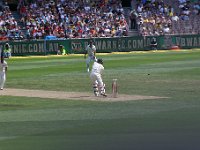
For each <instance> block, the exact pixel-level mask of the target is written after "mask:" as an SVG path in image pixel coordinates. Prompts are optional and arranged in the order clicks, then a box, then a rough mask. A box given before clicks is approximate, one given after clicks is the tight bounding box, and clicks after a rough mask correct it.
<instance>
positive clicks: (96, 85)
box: [90, 58, 107, 97]
mask: <svg viewBox="0 0 200 150" xmlns="http://www.w3.org/2000/svg"><path fill="white" fill-rule="evenodd" d="M103 70H104V66H103V60H102V59H101V58H99V59H97V61H96V62H94V64H93V66H92V71H91V73H90V79H91V81H92V87H93V90H94V95H95V96H99V95H102V96H104V97H107V94H106V91H105V84H104V83H103V80H102V73H103Z"/></svg>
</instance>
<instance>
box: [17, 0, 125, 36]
mask: <svg viewBox="0 0 200 150" xmlns="http://www.w3.org/2000/svg"><path fill="white" fill-rule="evenodd" d="M20 13H21V15H22V19H21V21H22V22H23V24H24V25H25V27H26V29H27V34H26V36H27V37H30V38H33V39H38V38H43V37H45V36H47V35H54V36H56V37H58V38H88V37H115V36H127V34H128V27H127V26H128V25H127V23H126V19H125V17H124V14H123V8H122V5H121V1H120V0H73V1H71V0H57V1H51V0H45V1H43V0H35V1H33V2H31V3H28V4H26V5H21V6H20Z"/></svg>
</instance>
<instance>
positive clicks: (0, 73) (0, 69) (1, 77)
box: [0, 60, 8, 89]
mask: <svg viewBox="0 0 200 150" xmlns="http://www.w3.org/2000/svg"><path fill="white" fill-rule="evenodd" d="M6 67H8V64H7V62H6V61H5V60H4V62H3V63H1V62H0V88H1V89H3V87H4V84H5V82H6Z"/></svg>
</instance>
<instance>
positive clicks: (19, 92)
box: [0, 88, 167, 102]
mask: <svg viewBox="0 0 200 150" xmlns="http://www.w3.org/2000/svg"><path fill="white" fill-rule="evenodd" d="M0 95H7V96H24V97H38V98H52V99H62V100H90V101H111V102H115V101H116V102H117V101H131V100H148V99H163V98H167V97H158V96H143V95H125V94H118V96H117V97H116V98H114V97H113V96H112V94H108V96H107V97H95V96H94V95H93V94H92V93H84V92H63V91H44V90H25V89H11V88H8V89H4V90H1V91H0Z"/></svg>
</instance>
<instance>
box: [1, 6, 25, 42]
mask: <svg viewBox="0 0 200 150" xmlns="http://www.w3.org/2000/svg"><path fill="white" fill-rule="evenodd" d="M20 33H21V32H20V28H19V26H18V25H17V21H16V20H15V18H14V17H13V15H12V13H11V11H10V9H9V6H8V5H7V4H6V3H5V5H0V40H11V39H14V38H18V37H20V36H21V35H20Z"/></svg>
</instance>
